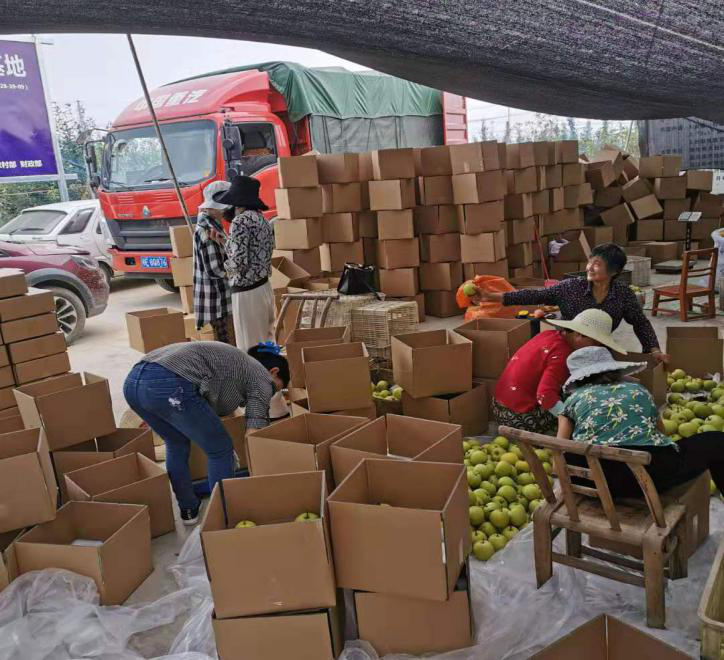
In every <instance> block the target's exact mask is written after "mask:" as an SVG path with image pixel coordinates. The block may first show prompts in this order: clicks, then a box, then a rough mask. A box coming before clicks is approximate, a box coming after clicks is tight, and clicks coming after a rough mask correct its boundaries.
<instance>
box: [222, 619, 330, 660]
mask: <svg viewBox="0 0 724 660" xmlns="http://www.w3.org/2000/svg"><path fill="white" fill-rule="evenodd" d="M340 619H341V615H340V613H339V611H338V609H337V608H334V607H333V608H330V609H328V610H319V611H313V610H312V611H305V612H288V613H284V614H271V615H267V616H245V617H239V618H236V619H218V618H216V616H215V615H214V616H213V617H212V619H211V625H212V627H213V629H214V637H215V639H216V652H217V653H218V656H219V660H236V659H237V658H239V657H240V655H239V654H242V655H243V656H247V657H253V658H254V660H278V659H279V658H295V660H335V658H337V657H338V656H339V654H340V653H341V652H342V644H343V641H342V632H341V621H340Z"/></svg>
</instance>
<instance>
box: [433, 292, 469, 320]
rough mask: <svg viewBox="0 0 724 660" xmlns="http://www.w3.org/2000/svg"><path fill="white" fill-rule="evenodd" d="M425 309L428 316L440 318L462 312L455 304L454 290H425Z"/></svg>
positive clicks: (457, 314)
mask: <svg viewBox="0 0 724 660" xmlns="http://www.w3.org/2000/svg"><path fill="white" fill-rule="evenodd" d="M425 310H426V312H427V314H428V315H429V316H434V317H435V318H440V319H445V318H449V317H451V316H461V315H462V314H463V310H462V309H460V307H459V306H458V304H457V300H456V297H455V291H425Z"/></svg>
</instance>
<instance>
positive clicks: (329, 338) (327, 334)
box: [286, 327, 350, 387]
mask: <svg viewBox="0 0 724 660" xmlns="http://www.w3.org/2000/svg"><path fill="white" fill-rule="evenodd" d="M349 340H350V331H349V328H348V327H329V328H297V329H295V330H293V331H292V332H291V333H290V335H289V337H287V341H286V350H287V361H288V362H289V373H290V375H291V380H290V381H289V385H290V386H291V387H304V369H303V367H302V349H303V348H304V347H305V346H327V345H329V344H342V343H345V342H349Z"/></svg>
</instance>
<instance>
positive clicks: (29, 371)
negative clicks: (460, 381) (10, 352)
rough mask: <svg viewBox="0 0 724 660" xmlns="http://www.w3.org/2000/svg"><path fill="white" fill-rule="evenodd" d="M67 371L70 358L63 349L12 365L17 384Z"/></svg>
mask: <svg viewBox="0 0 724 660" xmlns="http://www.w3.org/2000/svg"><path fill="white" fill-rule="evenodd" d="M50 336H51V337H52V336H53V335H50ZM68 371H70V359H69V358H68V354H67V353H66V352H65V350H64V351H63V352H62V353H57V354H56V355H46V356H44V357H41V358H38V359H37V360H30V361H28V362H23V363H21V364H14V365H13V375H14V377H15V383H16V384H17V385H25V384H26V383H32V382H34V381H36V380H42V379H43V378H50V377H51V376H59V375H60V374H64V373H67V372H68Z"/></svg>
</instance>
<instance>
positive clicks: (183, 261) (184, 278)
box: [169, 257, 194, 286]
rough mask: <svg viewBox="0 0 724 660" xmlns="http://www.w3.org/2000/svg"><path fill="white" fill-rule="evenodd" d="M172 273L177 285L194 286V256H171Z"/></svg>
mask: <svg viewBox="0 0 724 660" xmlns="http://www.w3.org/2000/svg"><path fill="white" fill-rule="evenodd" d="M169 264H170V265H171V275H172V276H173V283H174V284H175V285H176V286H193V283H194V260H193V257H171V258H170V259H169Z"/></svg>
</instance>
